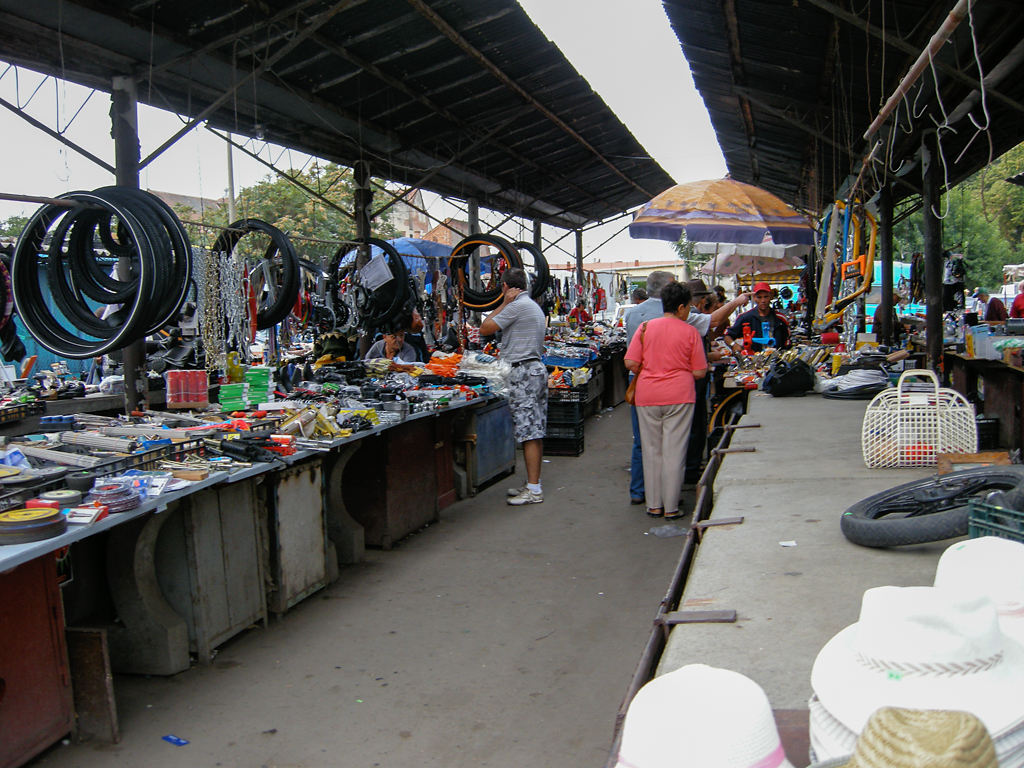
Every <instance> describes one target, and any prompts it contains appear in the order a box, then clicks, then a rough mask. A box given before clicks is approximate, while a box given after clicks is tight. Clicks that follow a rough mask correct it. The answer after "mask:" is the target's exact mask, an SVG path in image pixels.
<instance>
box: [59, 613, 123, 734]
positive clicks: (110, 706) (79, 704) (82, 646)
mask: <svg viewBox="0 0 1024 768" xmlns="http://www.w3.org/2000/svg"><path fill="white" fill-rule="evenodd" d="M67 642H68V660H69V662H70V664H71V689H72V691H73V693H74V701H75V718H76V723H77V724H76V728H75V739H76V741H91V740H93V739H95V740H97V741H104V742H107V743H110V744H117V743H118V742H119V741H121V729H120V726H119V725H118V720H117V703H116V701H115V699H114V676H113V674H112V673H111V671H110V654H109V652H108V650H107V631H106V630H105V629H102V628H93V627H68V628H67Z"/></svg>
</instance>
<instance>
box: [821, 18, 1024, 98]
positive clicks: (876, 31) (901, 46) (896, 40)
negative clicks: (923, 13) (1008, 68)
mask: <svg viewBox="0 0 1024 768" xmlns="http://www.w3.org/2000/svg"><path fill="white" fill-rule="evenodd" d="M807 2H808V3H810V4H811V5H815V6H817V7H818V8H820V9H821V10H823V11H825V12H827V13H830V14H832V15H833V16H835V17H836V18H837V19H840V20H842V21H845V22H846V23H847V24H850V25H852V26H854V27H857V29H859V30H861V31H863V32H867V33H868V34H869V35H871V36H872V37H874V38H877V39H878V40H881V41H882V42H883V43H885V44H886V45H888V46H890V47H892V48H895V49H897V50H899V51H903V52H904V53H909V54H911V55H913V56H917V54H919V53H920V52H921V49H920V47H919V46H914V45H912V44H911V43H908V42H907V41H906V40H904V39H902V38H900V37H897V36H896V35H894V34H893V33H892V31H891V30H890V31H886V30H884V29H881V28H880V27H876V26H875V25H874V24H872V23H871V22H869V21H865V20H864V19H862V18H861V17H860V16H857V15H856V14H854V13H851V12H850V11H847V10H845V9H844V8H840V7H839V6H838V5H836V4H835V3H834V2H832V0H807ZM932 63H933V64H934V65H935V68H936V69H937V70H939V71H940V72H942V73H944V74H947V75H949V76H950V77H952V78H954V79H955V80H958V81H959V82H961V83H963V84H965V85H969V86H970V87H971V88H980V87H982V86H981V85H980V84H979V82H978V78H977V77H971V76H970V75H968V74H966V73H965V72H963V71H961V70H959V69H957V68H956V67H954V66H951V65H949V64H946V63H945V62H944V61H939V60H938V59H934V60H933V62H932ZM986 93H987V94H988V95H990V96H992V97H993V98H996V99H999V100H1000V101H1002V102H1003V103H1004V104H1008V105H1009V106H1011V107H1013V108H1014V109H1016V110H1017V111H1019V112H1024V104H1021V103H1020V102H1019V101H1017V100H1016V99H1013V98H1010V97H1009V96H1007V95H1006V94H1005V93H1001V92H1000V91H997V90H995V89H993V88H987V89H986Z"/></svg>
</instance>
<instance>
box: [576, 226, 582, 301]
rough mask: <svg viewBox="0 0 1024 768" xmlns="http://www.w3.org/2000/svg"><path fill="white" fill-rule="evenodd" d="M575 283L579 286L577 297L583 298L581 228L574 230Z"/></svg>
mask: <svg viewBox="0 0 1024 768" xmlns="http://www.w3.org/2000/svg"><path fill="white" fill-rule="evenodd" d="M576 284H577V285H578V286H580V291H581V293H580V295H579V296H577V297H576V298H577V299H582V298H583V294H582V291H583V230H582V229H577V230H576Z"/></svg>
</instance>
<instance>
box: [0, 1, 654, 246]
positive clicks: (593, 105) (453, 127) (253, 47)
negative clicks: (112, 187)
mask: <svg viewBox="0 0 1024 768" xmlns="http://www.w3.org/2000/svg"><path fill="white" fill-rule="evenodd" d="M0 29H2V30H3V35H0V60H4V61H8V62H11V63H13V64H18V65H22V66H25V67H29V68H31V69H34V70H38V71H41V72H44V73H46V74H49V75H53V76H56V77H60V78H63V79H67V80H71V81H74V82H77V83H81V84H83V85H86V86H88V87H92V88H97V89H99V90H104V91H109V90H111V88H112V83H113V81H114V78H119V77H125V76H131V77H132V78H133V79H134V81H135V90H136V92H137V94H138V98H139V100H140V101H143V102H145V103H148V104H151V105H152V106H155V107H158V108H161V109H170V110H173V111H176V112H178V113H179V114H182V115H187V116H188V117H190V118H192V122H190V123H189V124H186V125H185V126H183V128H182V132H187V131H188V130H190V129H191V128H192V127H193V125H198V124H199V123H200V122H202V121H208V122H209V124H210V125H211V126H213V127H216V128H220V129H222V130H225V131H231V132H233V133H236V134H241V135H244V136H250V137H259V138H260V139H265V140H266V141H269V142H274V143H275V144H279V145H281V146H284V147H288V148H291V149H296V150H299V151H302V152H307V153H309V154H312V155H315V156H318V157H321V158H324V159H326V160H330V161H334V162H337V163H341V164H343V165H347V166H353V165H354V164H356V163H359V162H361V161H362V162H366V163H368V164H369V165H370V171H371V173H372V174H373V175H375V176H378V177H382V178H385V179H391V180H394V181H397V182H400V183H402V184H407V185H412V186H418V187H421V188H424V189H429V190H432V191H435V192H438V193H440V194H442V195H450V196H454V197H459V198H462V199H467V200H469V199H473V200H475V201H477V202H478V203H479V204H480V205H483V206H487V207H489V208H491V209H493V210H496V211H501V212H506V213H514V214H515V215H517V216H522V217H524V218H530V219H534V220H536V221H542V222H546V223H550V224H553V225H556V226H560V227H565V228H570V229H572V228H577V227H581V226H583V225H584V224H587V223H589V222H592V221H599V220H601V219H604V218H607V217H610V216H617V215H620V214H621V213H622V212H623V211H626V210H628V209H630V208H633V207H635V206H637V205H640V204H641V203H643V202H644V201H645V200H649V199H650V198H651V197H652V196H654V195H655V194H657V193H658V192H659V191H660V190H663V189H665V188H666V187H669V186H671V184H672V179H671V177H670V176H669V175H668V174H667V173H665V171H664V170H662V169H661V168H660V167H659V166H658V164H657V163H656V162H654V160H653V159H651V157H650V156H649V155H648V154H647V152H646V151H645V150H644V148H643V147H642V146H641V145H640V143H639V142H638V141H637V140H636V139H635V138H634V137H633V136H632V134H631V133H630V132H629V130H628V129H627V128H626V127H625V126H624V125H623V124H622V122H621V121H620V120H619V119H618V118H617V117H616V116H615V114H614V113H613V112H612V111H611V110H610V109H609V108H608V106H607V105H606V104H605V103H604V102H603V101H602V100H601V98H600V97H599V96H598V95H597V94H596V93H594V91H593V90H592V89H591V88H590V86H589V85H588V84H587V82H586V81H585V80H584V79H583V78H582V77H581V76H580V75H579V73H578V72H577V71H576V70H575V69H574V68H573V67H572V65H571V64H570V63H569V62H568V60H567V59H566V58H565V56H564V55H563V54H562V53H561V51H559V50H558V48H557V47H556V46H555V45H554V44H553V43H552V42H551V41H550V40H548V39H547V38H546V37H545V36H544V34H543V33H542V32H541V31H540V30H539V29H538V28H537V26H536V25H535V24H534V23H533V22H532V21H531V20H530V18H529V16H527V15H526V12H525V11H524V10H523V9H522V8H521V7H520V6H519V4H518V3H517V2H516V0H296V1H294V2H280V1H278V2H260V3H256V2H243V1H242V0H202V1H201V2H200V0H176V1H175V2H153V0H144V1H142V2H140V0H105V1H104V2H94V0H32V2H24V0H0ZM171 143H173V140H170V141H168V142H167V143H166V144H165V145H164V146H163V147H161V148H160V149H159V150H158V151H157V152H154V153H152V154H151V155H150V157H148V158H144V159H143V161H142V165H143V167H144V166H145V164H146V163H147V162H148V161H150V160H152V159H153V157H154V156H155V155H157V154H159V151H162V150H163V149H165V148H166V146H169V145H170V144H171Z"/></svg>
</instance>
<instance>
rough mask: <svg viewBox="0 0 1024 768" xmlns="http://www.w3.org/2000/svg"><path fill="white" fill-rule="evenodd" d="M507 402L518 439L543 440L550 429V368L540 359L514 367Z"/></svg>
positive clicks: (509, 382)
mask: <svg viewBox="0 0 1024 768" xmlns="http://www.w3.org/2000/svg"><path fill="white" fill-rule="evenodd" d="M508 404H509V409H510V410H511V411H512V423H513V424H514V425H515V436H516V442H517V443H522V442H525V441H526V440H542V439H543V438H544V433H545V432H547V428H548V371H547V368H545V367H544V364H543V363H541V362H540V361H539V360H538V361H535V362H532V363H527V364H526V365H520V366H517V367H515V368H513V369H512V375H511V376H510V377H509V381H508Z"/></svg>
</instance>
